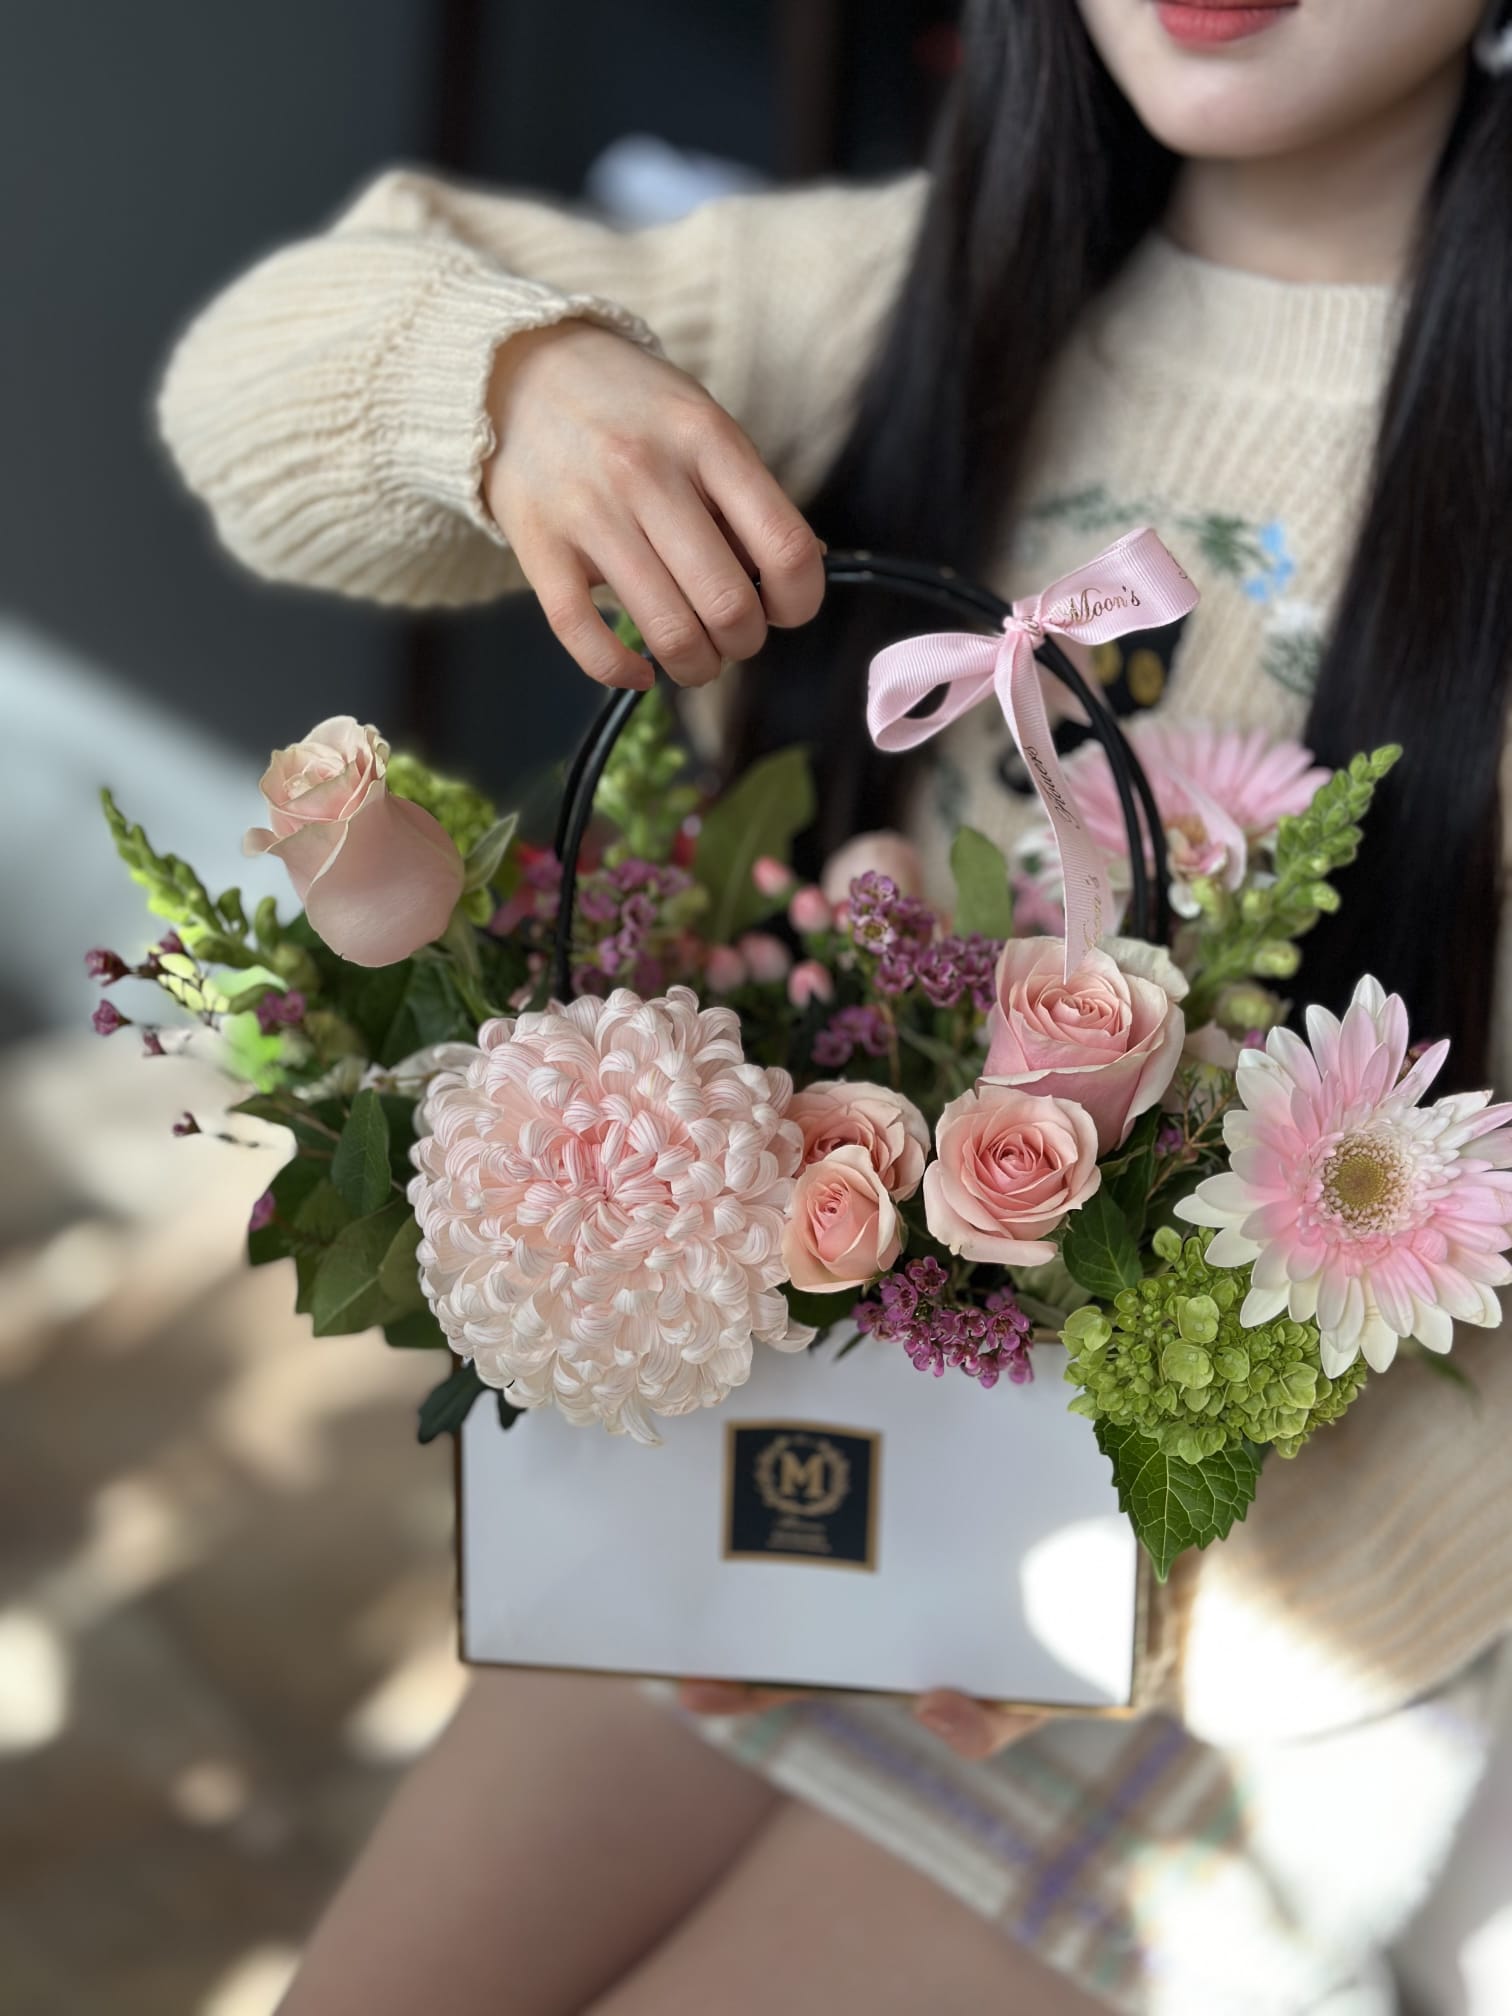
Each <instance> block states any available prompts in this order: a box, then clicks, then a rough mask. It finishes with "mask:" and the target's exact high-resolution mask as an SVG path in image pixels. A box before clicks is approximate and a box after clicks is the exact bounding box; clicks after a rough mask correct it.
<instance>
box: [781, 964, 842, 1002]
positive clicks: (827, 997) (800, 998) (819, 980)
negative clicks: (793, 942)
mask: <svg viewBox="0 0 1512 2016" xmlns="http://www.w3.org/2000/svg"><path fill="white" fill-rule="evenodd" d="M787 991H788V999H789V1001H791V1002H792V1004H793V1006H794V1007H795V1008H807V1006H808V1005H809V1003H810V1001H833V1000H834V998H835V981H834V976H833V975H832V974H831V972H830V970H829V968H828V967H827V966H821V965H820V964H819V961H818V960H817V959H800V960H799V962H798V964H797V965H796V966H795V967H794V968H793V970H792V972H791V973H789V975H788V983H787Z"/></svg>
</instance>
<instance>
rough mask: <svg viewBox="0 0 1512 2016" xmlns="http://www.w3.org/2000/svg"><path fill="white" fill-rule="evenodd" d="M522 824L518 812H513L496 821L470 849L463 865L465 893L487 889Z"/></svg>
mask: <svg viewBox="0 0 1512 2016" xmlns="http://www.w3.org/2000/svg"><path fill="white" fill-rule="evenodd" d="M519 823H520V815H519V813H518V812H511V813H510V815H509V817H508V818H507V819H496V820H495V821H494V823H493V824H492V826H490V827H489V829H488V831H487V832H486V833H485V834H484V835H483V837H482V839H481V840H477V841H475V842H474V843H473V845H472V846H471V847H470V848H469V850H468V853H467V858H466V860H465V862H464V863H463V874H462V888H463V891H464V892H465V893H470V892H471V891H472V890H474V889H486V888H487V887H488V885H489V883H490V882H492V880H493V879H494V877H495V875H497V874H498V872H499V867H500V864H501V863H502V862H503V859H504V856H505V855H506V854H507V853H508V851H509V843H510V841H511V840H513V838H514V836H515V828H516V827H517V826H518V825H519Z"/></svg>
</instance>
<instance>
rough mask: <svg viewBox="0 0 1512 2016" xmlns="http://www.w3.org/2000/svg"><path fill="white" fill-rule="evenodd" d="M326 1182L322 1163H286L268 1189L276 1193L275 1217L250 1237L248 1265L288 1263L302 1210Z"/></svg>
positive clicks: (304, 1160) (302, 1158) (299, 1158)
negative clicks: (317, 1188)
mask: <svg viewBox="0 0 1512 2016" xmlns="http://www.w3.org/2000/svg"><path fill="white" fill-rule="evenodd" d="M324 1180H325V1172H324V1170H323V1168H322V1166H321V1164H320V1163H318V1162H312V1161H310V1160H309V1159H308V1158H307V1157H306V1156H303V1155H296V1156H295V1157H294V1159H293V1161H292V1162H285V1164H284V1166H283V1167H282V1169H280V1170H279V1172H278V1174H277V1175H276V1176H275V1177H274V1178H273V1181H272V1182H271V1183H270V1184H269V1185H268V1188H269V1189H270V1190H271V1191H272V1193H273V1217H272V1218H271V1219H270V1220H269V1222H268V1223H267V1224H266V1225H261V1226H259V1227H258V1229H257V1230H256V1231H255V1232H248V1234H247V1264H248V1266H249V1267H266V1266H267V1265H268V1263H269V1262H270V1261H273V1260H286V1259H287V1258H288V1257H289V1255H290V1254H291V1253H293V1252H295V1250H296V1242H297V1238H298V1235H297V1233H296V1232H295V1223H296V1220H297V1219H298V1216H299V1212H300V1208H301V1206H302V1205H303V1204H304V1203H305V1200H306V1199H307V1198H308V1197H309V1195H310V1193H311V1192H312V1191H313V1190H314V1189H315V1188H316V1186H317V1185H318V1184H319V1183H321V1182H323V1181H324Z"/></svg>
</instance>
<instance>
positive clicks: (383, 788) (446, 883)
mask: <svg viewBox="0 0 1512 2016" xmlns="http://www.w3.org/2000/svg"><path fill="white" fill-rule="evenodd" d="M388 753H389V751H388V744H387V742H385V741H384V740H383V738H382V736H381V735H380V734H379V733H378V731H377V729H376V728H364V727H362V726H361V725H360V724H359V723H358V722H357V721H355V720H353V718H352V716H351V715H350V714H336V715H333V716H332V718H331V719H330V720H329V721H322V722H321V723H320V724H319V726H318V727H315V728H312V729H311V730H310V732H309V734H308V735H307V736H306V738H305V740H304V741H303V742H295V743H294V744H292V745H291V747H289V748H287V749H278V750H275V751H274V753H273V758H272V761H271V762H270V763H269V765H268V767H267V769H266V770H265V771H264V772H263V776H262V787H261V788H262V794H263V797H264V798H265V799H266V800H267V805H268V817H269V820H270V822H271V825H272V831H271V832H269V830H268V828H267V827H265V826H254V827H253V828H252V829H251V831H250V832H249V833H248V834H247V836H246V838H245V840H243V842H242V851H243V852H244V853H247V854H276V855H277V856H278V858H279V860H280V861H282V862H283V864H284V866H285V867H286V868H287V869H288V871H289V880H290V881H291V882H292V883H293V884H294V893H295V894H296V895H297V896H298V898H299V900H300V902H301V903H302V904H303V905H304V907H305V915H306V916H307V917H308V918H309V920H310V927H311V929H312V930H313V931H314V932H316V934H317V935H318V936H319V937H321V938H322V939H324V941H325V943H326V944H327V945H329V946H330V948H331V950H332V951H333V952H337V953H339V954H340V955H341V957H342V958H343V959H350V960H351V961H352V963H353V965H355V966H392V965H393V964H394V963H395V961H396V960H399V959H407V958H408V957H409V955H410V954H411V953H412V952H417V951H418V950H419V949H420V947H421V946H422V945H429V944H430V943H431V941H432V940H433V939H436V938H439V937H440V936H441V935H442V933H443V932H444V931H445V930H446V927H447V925H448V923H450V921H451V914H452V911H453V910H454V909H455V908H456V905H457V898H458V897H459V896H460V895H461V894H462V879H463V870H462V856H461V855H460V854H459V853H458V852H457V849H456V846H455V844H454V843H453V841H452V839H451V837H450V835H449V834H448V833H447V832H446V829H445V828H444V827H443V826H441V825H439V824H438V823H437V821H436V820H434V819H433V818H432V817H431V815H430V814H429V812H422V811H421V809H420V807H419V806H418V805H412V804H411V803H410V802H409V800H408V799H406V798H391V797H390V796H389V792H388V785H387V783H386V782H385V772H386V771H387V769H388Z"/></svg>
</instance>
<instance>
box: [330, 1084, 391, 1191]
mask: <svg viewBox="0 0 1512 2016" xmlns="http://www.w3.org/2000/svg"><path fill="white" fill-rule="evenodd" d="M331 1181H332V1182H333V1183H334V1184H335V1185H336V1188H337V1189H338V1190H339V1191H340V1192H341V1194H342V1196H343V1197H344V1198H345V1199H346V1202H347V1204H348V1206H349V1207H350V1209H351V1211H352V1214H353V1216H354V1217H357V1218H366V1217H367V1216H368V1214H369V1212H372V1211H377V1210H379V1209H381V1207H382V1206H383V1204H384V1203H386V1201H387V1200H388V1197H389V1195H390V1189H389V1183H390V1178H389V1138H388V1121H387V1119H386V1118H385V1117H384V1111H383V1107H382V1105H381V1104H380V1103H379V1099H378V1094H377V1093H376V1092H359V1093H358V1094H357V1097H356V1098H355V1099H354V1100H353V1101H352V1110H351V1112H350V1113H349V1114H348V1115H347V1123H346V1125H345V1127H343V1128H342V1130H341V1139H340V1141H339V1142H338V1143H337V1146H336V1154H335V1157H334V1159H333V1160H332V1163H331Z"/></svg>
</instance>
